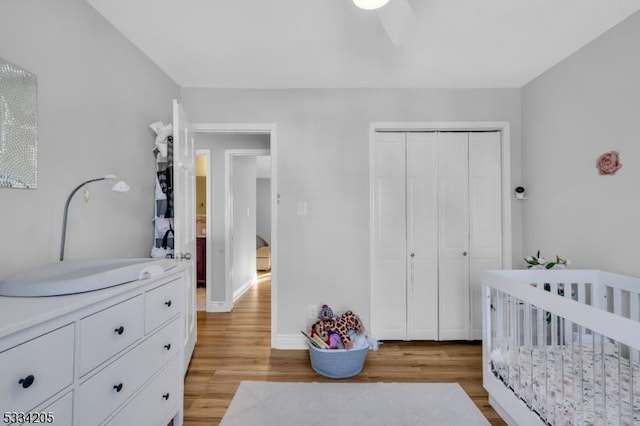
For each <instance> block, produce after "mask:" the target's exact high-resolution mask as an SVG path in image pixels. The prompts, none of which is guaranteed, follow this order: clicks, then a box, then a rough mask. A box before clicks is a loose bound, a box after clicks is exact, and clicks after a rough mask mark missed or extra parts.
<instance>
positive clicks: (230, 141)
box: [187, 106, 269, 302]
mask: <svg viewBox="0 0 640 426" xmlns="http://www.w3.org/2000/svg"><path fill="white" fill-rule="evenodd" d="M187 109H189V107H188V106H187ZM189 114H191V111H189ZM192 121H193V119H192ZM193 122H194V123H195V122H196V121H193ZM197 122H204V121H203V120H198V121H197ZM209 122H213V120H211V121H209ZM195 140H196V149H208V150H210V151H211V157H210V162H209V179H210V180H211V181H210V184H209V185H210V188H211V193H210V194H209V197H208V200H207V201H208V203H209V209H208V211H209V214H210V215H211V218H210V220H211V234H210V235H209V236H208V239H209V240H210V241H209V244H210V245H209V248H210V250H208V251H207V256H210V259H211V270H210V274H211V275H210V280H211V281H210V283H209V285H210V290H211V300H212V301H216V302H222V301H224V300H225V297H226V295H225V290H226V289H225V276H224V268H225V222H224V215H225V205H224V191H225V188H224V179H225V150H228V149H269V136H268V135H260V134H234V133H196V135H195ZM252 158H253V159H254V160H253V161H254V163H255V157H252ZM254 179H255V176H254ZM254 187H255V181H254ZM253 247H254V249H255V234H254V236H253Z"/></svg>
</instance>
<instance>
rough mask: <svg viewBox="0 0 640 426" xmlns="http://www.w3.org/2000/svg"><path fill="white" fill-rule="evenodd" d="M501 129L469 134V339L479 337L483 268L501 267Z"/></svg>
mask: <svg viewBox="0 0 640 426" xmlns="http://www.w3.org/2000/svg"><path fill="white" fill-rule="evenodd" d="M501 159H502V154H501V135H500V132H472V133H469V254H470V257H469V275H470V283H469V284H470V289H469V291H470V298H469V300H470V302H471V303H470V315H471V330H470V333H471V336H470V337H469V338H470V339H473V340H481V339H482V283H481V278H482V271H483V270H485V269H502V161H501Z"/></svg>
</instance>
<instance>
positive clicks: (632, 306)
mask: <svg viewBox="0 0 640 426" xmlns="http://www.w3.org/2000/svg"><path fill="white" fill-rule="evenodd" d="M629 319H631V320H634V321H639V322H640V295H638V294H637V293H631V294H630V295H629ZM629 352H630V353H629V357H630V358H631V360H632V361H633V362H640V351H638V349H636V348H633V347H630V351H629Z"/></svg>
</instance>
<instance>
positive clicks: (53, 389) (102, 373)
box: [0, 266, 187, 426]
mask: <svg viewBox="0 0 640 426" xmlns="http://www.w3.org/2000/svg"><path fill="white" fill-rule="evenodd" d="M186 289H187V284H186V271H185V270H184V268H181V267H180V266H177V267H175V268H173V269H171V270H169V271H167V272H165V273H163V274H162V275H159V276H156V277H154V278H151V279H147V280H143V281H134V282H131V283H127V284H123V285H119V286H116V287H111V288H108V289H104V290H98V291H93V292H89V293H83V294H76V295H69V296H53V297H40V298H20V297H0V416H2V420H0V424H22V423H24V424H31V423H43V424H54V425H59V426H68V425H75V426H91V425H122V426H125V425H126V426H132V425H135V426H144V425H149V426H164V425H167V424H168V423H169V422H170V421H171V420H173V424H174V425H175V426H180V425H182V417H183V377H184V376H183V365H184V364H183V363H184V358H183V357H184V350H183V348H184V335H185V304H186V297H185V294H186Z"/></svg>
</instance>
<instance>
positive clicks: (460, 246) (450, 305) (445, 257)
mask: <svg viewBox="0 0 640 426" xmlns="http://www.w3.org/2000/svg"><path fill="white" fill-rule="evenodd" d="M468 166H469V133H467V132H441V133H438V216H439V221H438V222H439V229H438V237H439V238H438V240H439V244H438V246H439V247H438V251H439V279H438V293H439V295H438V305H439V315H438V327H439V337H438V338H439V340H465V339H468V338H469V175H468V172H469V167H468Z"/></svg>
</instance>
